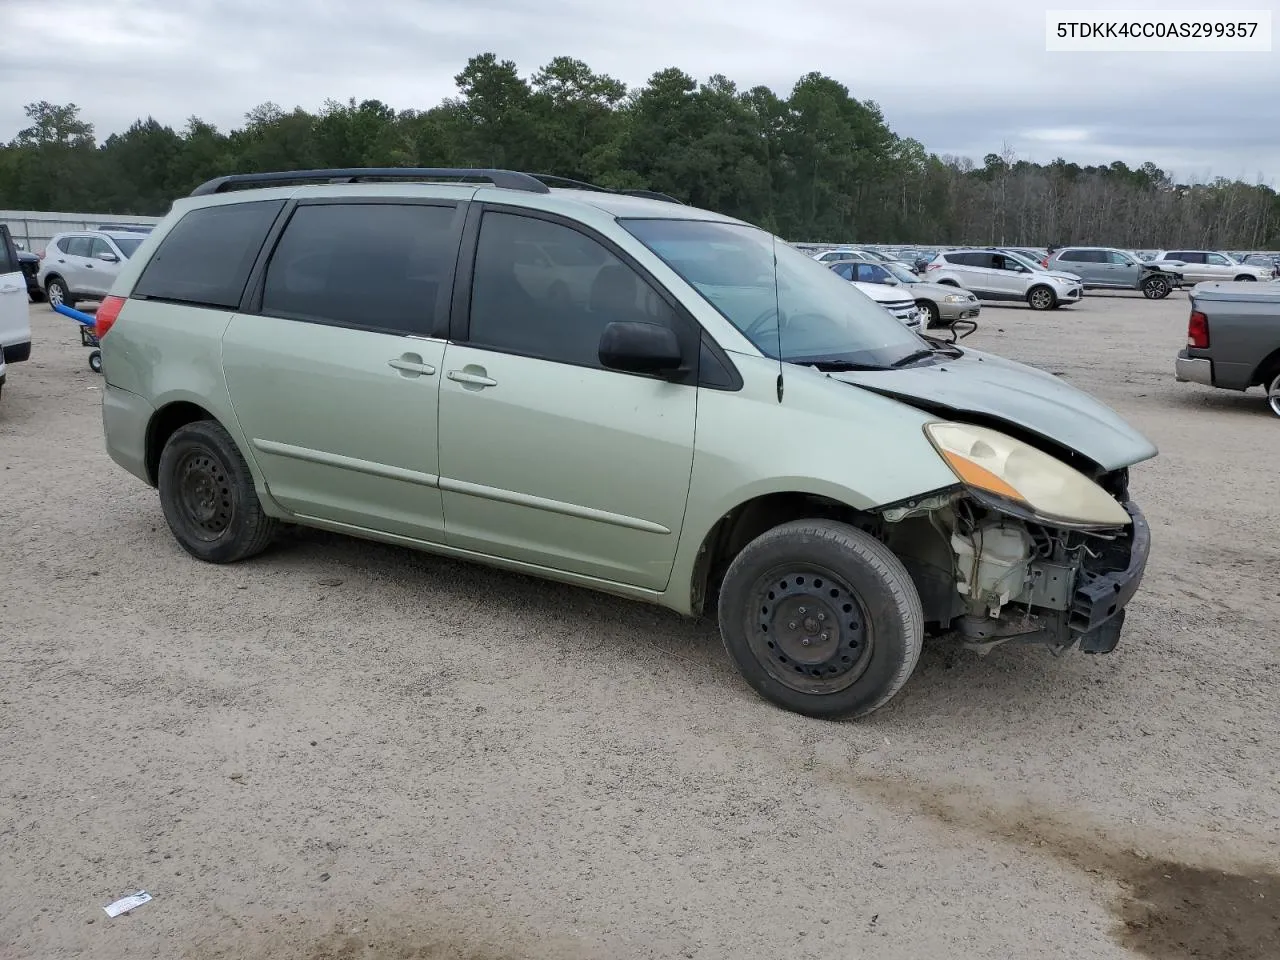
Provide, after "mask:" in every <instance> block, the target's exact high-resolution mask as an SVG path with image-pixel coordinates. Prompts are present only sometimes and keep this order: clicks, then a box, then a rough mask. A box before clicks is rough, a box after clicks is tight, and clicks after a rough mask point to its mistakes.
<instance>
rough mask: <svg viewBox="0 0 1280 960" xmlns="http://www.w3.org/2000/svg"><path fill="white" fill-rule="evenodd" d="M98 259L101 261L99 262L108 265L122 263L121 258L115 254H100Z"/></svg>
mask: <svg viewBox="0 0 1280 960" xmlns="http://www.w3.org/2000/svg"><path fill="white" fill-rule="evenodd" d="M98 259H99V260H102V261H104V262H106V263H119V262H120V258H119V257H117V256H116V255H115V254H114V253H100V254H98Z"/></svg>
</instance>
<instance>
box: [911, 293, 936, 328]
mask: <svg viewBox="0 0 1280 960" xmlns="http://www.w3.org/2000/svg"><path fill="white" fill-rule="evenodd" d="M916 306H917V307H919V308H920V309H921V310H923V311H924V325H925V328H926V329H928V330H932V329H934V328H935V327H940V326H942V315H941V314H940V313H939V312H938V305H937V304H936V303H933V302H932V301H930V300H917V301H916Z"/></svg>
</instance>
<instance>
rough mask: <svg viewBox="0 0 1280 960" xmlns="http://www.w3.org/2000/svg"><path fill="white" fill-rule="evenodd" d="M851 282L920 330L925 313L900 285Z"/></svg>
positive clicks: (917, 330)
mask: <svg viewBox="0 0 1280 960" xmlns="http://www.w3.org/2000/svg"><path fill="white" fill-rule="evenodd" d="M849 282H850V283H851V284H853V285H854V286H855V287H857V288H858V289H859V290H861V291H862V292H863V293H865V294H866V295H867V296H868V297H870V298H871V299H872V300H874V301H876V303H878V304H880V306H882V307H884V308H885V309H886V310H888V311H889V312H890V313H892V314H893V315H894V316H895V317H897V318H898V319H899V320H901V321H902V322H903V323H904V324H905V325H906V326H907V327H909V328H910V329H912V330H915V331H916V332H919V331H920V329H921V326H922V325H923V323H924V314H922V313H921V312H920V308H919V307H918V306H916V301H915V299H914V298H913V297H911V296H910V295H909V294H906V293H904V292H903V291H902V290H901V289H900V288H898V287H890V286H888V285H886V284H883V283H859V282H858V281H857V280H850V281H849Z"/></svg>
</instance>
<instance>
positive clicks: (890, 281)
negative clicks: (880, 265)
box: [881, 277, 902, 287]
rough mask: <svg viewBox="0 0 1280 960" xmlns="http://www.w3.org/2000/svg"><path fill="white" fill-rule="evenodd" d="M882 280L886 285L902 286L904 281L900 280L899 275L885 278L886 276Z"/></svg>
mask: <svg viewBox="0 0 1280 960" xmlns="http://www.w3.org/2000/svg"><path fill="white" fill-rule="evenodd" d="M881 282H882V283H883V284H884V285H885V286H886V287H900V286H902V281H901V280H899V279H898V278H897V277H885V278H884V280H882V281H881Z"/></svg>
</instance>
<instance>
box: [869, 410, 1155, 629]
mask: <svg viewBox="0 0 1280 960" xmlns="http://www.w3.org/2000/svg"><path fill="white" fill-rule="evenodd" d="M943 426H947V427H950V426H957V427H959V429H960V431H961V432H960V434H959V435H958V436H959V439H958V440H957V437H956V436H952V437H949V438H947V437H945V431H943V433H944V439H947V440H950V441H952V442H951V443H950V444H949V445H950V446H951V447H952V448H953V451H952V452H954V450H956V449H958V450H961V451H963V453H962V454H961V456H960V457H959V459H958V460H957V459H956V458H955V457H953V456H948V455H947V454H946V453H944V458H945V459H947V460H948V462H950V463H952V465H953V467H955V468H956V473H957V478H958V480H959V481H960V482H959V484H957V486H956V487H955V488H952V489H949V490H946V491H939V492H937V493H935V494H933V495H932V496H928V497H924V498H921V499H919V500H916V501H911V502H908V503H905V504H896V505H893V506H891V507H889V508H886V509H883V510H881V511H880V517H881V519H882V520H883V521H884V525H883V528H882V536H883V537H884V539H885V542H886V543H887V545H888V546H889V547H890V548H891V549H892V550H893V551H894V553H895V554H897V555H898V557H899V558H900V559H901V560H902V562H903V564H904V565H905V566H906V567H907V570H908V572H910V573H911V575H912V579H913V580H914V581H915V583H916V586H917V588H918V591H919V593H920V598H921V603H922V605H923V607H924V611H925V620H926V621H927V622H928V623H930V625H931V626H932V628H933V630H934V631H935V632H937V633H944V634H950V635H953V636H955V637H957V638H958V639H960V640H961V641H962V642H963V643H964V644H965V645H966V646H968V647H970V648H972V649H975V650H978V651H980V652H986V651H988V650H990V649H991V648H992V647H994V646H997V645H1000V644H1004V643H1010V642H1017V643H1037V644H1045V645H1048V646H1049V647H1051V648H1052V649H1054V650H1055V652H1061V651H1064V650H1067V649H1070V648H1072V647H1078V648H1079V649H1080V650H1081V651H1083V652H1085V653H1109V652H1110V651H1111V650H1113V649H1114V648H1115V646H1116V644H1117V643H1118V641H1119V638H1120V631H1121V629H1122V627H1123V624H1124V618H1125V607H1126V605H1127V604H1128V602H1129V600H1130V599H1131V598H1132V597H1133V595H1134V594H1135V593H1136V592H1137V590H1138V587H1139V586H1140V584H1141V582H1142V577H1143V573H1144V572H1145V569H1146V564H1147V557H1148V554H1149V553H1150V546H1151V535H1150V528H1149V527H1148V524H1147V521H1146V519H1145V517H1144V516H1143V514H1142V511H1141V510H1140V509H1139V508H1138V506H1137V504H1135V503H1134V502H1133V501H1132V500H1130V499H1129V495H1128V477H1127V471H1126V470H1124V469H1121V470H1116V471H1112V472H1111V473H1108V474H1104V475H1102V476H1100V477H1098V478H1097V479H1096V480H1094V479H1090V478H1088V477H1085V476H1084V475H1083V474H1080V473H1078V472H1077V471H1075V470H1073V469H1072V468H1070V467H1067V466H1066V465H1064V464H1062V463H1061V461H1057V460H1054V459H1053V458H1052V457H1049V456H1048V455H1047V454H1043V453H1042V452H1040V451H1032V452H1030V453H1029V452H1028V450H1027V449H1025V448H1024V445H1022V444H1021V443H1020V442H1019V441H1016V440H1011V439H1010V438H1008V437H1007V436H1005V435H1002V434H998V433H995V432H994V431H987V430H984V429H983V428H976V427H970V426H968V425H943ZM931 439H933V438H932V437H931ZM935 442H936V441H935ZM938 445H939V446H946V445H947V444H946V443H944V444H938ZM940 452H943V451H940ZM975 452H976V455H974V456H973V457H972V459H970V457H969V456H968V454H974V453H975ZM1026 491H1031V492H1030V493H1027V492H1026ZM1104 500H1105V501H1106V502H1105V503H1104V502H1103V501H1104Z"/></svg>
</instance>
